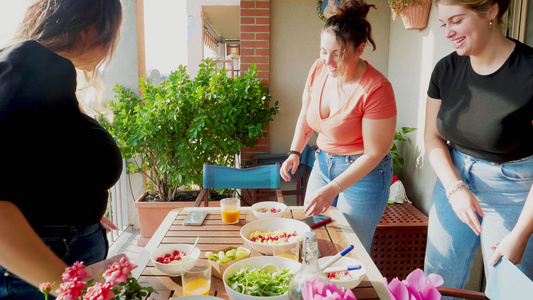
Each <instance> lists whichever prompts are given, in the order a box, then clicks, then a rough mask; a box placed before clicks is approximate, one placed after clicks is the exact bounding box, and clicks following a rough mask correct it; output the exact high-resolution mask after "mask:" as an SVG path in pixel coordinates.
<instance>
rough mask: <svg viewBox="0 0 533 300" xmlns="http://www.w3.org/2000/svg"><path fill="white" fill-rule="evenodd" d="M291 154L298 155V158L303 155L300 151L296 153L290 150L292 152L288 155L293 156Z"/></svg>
mask: <svg viewBox="0 0 533 300" xmlns="http://www.w3.org/2000/svg"><path fill="white" fill-rule="evenodd" d="M291 154H296V155H298V157H301V156H302V153H300V152H298V151H296V150H290V151H289V152H288V153H287V155H291Z"/></svg>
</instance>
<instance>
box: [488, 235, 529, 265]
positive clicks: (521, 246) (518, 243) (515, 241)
mask: <svg viewBox="0 0 533 300" xmlns="http://www.w3.org/2000/svg"><path fill="white" fill-rule="evenodd" d="M527 241H528V239H527V238H522V237H520V236H519V234H516V233H515V232H514V231H511V232H510V233H509V234H508V235H506V236H505V237H504V238H503V240H502V241H501V242H500V243H497V244H496V245H494V246H492V247H491V248H492V250H494V254H493V255H492V258H491V259H490V261H489V264H490V265H491V266H494V265H495V264H496V263H497V262H498V261H499V260H500V258H501V257H502V256H505V257H507V259H508V260H509V261H510V262H512V263H513V264H515V265H517V264H519V263H520V262H522V257H523V256H524V251H525V250H526V246H527Z"/></svg>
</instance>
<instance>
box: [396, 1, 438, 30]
mask: <svg viewBox="0 0 533 300" xmlns="http://www.w3.org/2000/svg"><path fill="white" fill-rule="evenodd" d="M430 9H431V0H424V2H423V3H422V4H421V5H417V4H415V5H409V6H408V7H406V8H404V9H403V10H402V12H401V13H400V17H401V18H402V21H403V26H405V29H407V30H415V29H424V28H426V26H427V25H428V19H429V11H430Z"/></svg>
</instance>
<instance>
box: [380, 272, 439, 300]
mask: <svg viewBox="0 0 533 300" xmlns="http://www.w3.org/2000/svg"><path fill="white" fill-rule="evenodd" d="M383 283H384V284H385V287H386V288H387V291H388V292H389V296H390V298H391V300H440V298H441V295H440V293H439V291H438V287H439V286H441V285H442V284H443V283H444V280H443V279H442V277H441V276H440V275H436V274H429V275H428V277H427V278H426V277H424V271H422V270H421V269H416V270H414V271H413V272H411V273H410V274H409V275H407V278H405V280H403V281H400V280H398V278H394V279H393V280H391V282H390V283H387V278H383Z"/></svg>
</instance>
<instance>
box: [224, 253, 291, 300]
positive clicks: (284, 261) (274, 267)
mask: <svg viewBox="0 0 533 300" xmlns="http://www.w3.org/2000/svg"><path fill="white" fill-rule="evenodd" d="M300 266H301V264H300V263H299V262H297V261H295V260H292V259H288V258H285V257H278V256H256V257H251V258H247V259H244V260H241V261H238V262H236V263H234V264H233V265H231V266H229V268H227V269H226V271H225V272H224V276H223V281H224V287H225V288H226V292H227V293H228V296H229V297H230V298H231V299H232V300H289V293H288V284H289V283H290V279H288V277H287V279H288V282H286V285H287V291H285V293H283V294H282V295H279V296H252V295H246V294H243V293H240V292H238V291H236V290H234V289H233V288H231V285H232V283H231V282H230V280H229V279H230V278H231V277H232V276H233V275H234V274H235V273H237V272H239V271H241V270H242V269H244V268H248V270H252V269H263V268H265V269H267V268H268V270H269V271H270V272H274V271H278V270H282V269H285V270H288V273H287V275H284V276H289V275H288V274H290V276H292V275H294V273H296V272H297V271H298V269H300ZM254 281H257V282H261V280H260V279H259V278H254V277H252V276H250V277H247V278H246V282H247V284H248V285H254ZM236 284H240V282H236Z"/></svg>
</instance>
